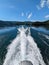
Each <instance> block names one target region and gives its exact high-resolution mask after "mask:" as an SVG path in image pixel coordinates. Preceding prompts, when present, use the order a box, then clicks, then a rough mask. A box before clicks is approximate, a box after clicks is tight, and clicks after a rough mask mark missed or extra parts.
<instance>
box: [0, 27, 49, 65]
mask: <svg viewBox="0 0 49 65" xmlns="http://www.w3.org/2000/svg"><path fill="white" fill-rule="evenodd" d="M17 28H18V27H8V28H5V29H0V65H2V64H3V61H4V58H5V54H6V53H7V50H6V49H7V46H8V45H9V44H10V43H11V42H12V40H13V39H14V38H15V37H16V36H17V34H18V30H17ZM30 31H31V36H32V37H33V38H34V40H35V42H36V43H37V45H38V47H39V48H40V50H41V54H42V56H43V59H44V61H45V63H46V64H47V65H48V61H49V30H47V29H46V28H42V27H39V28H36V27H31V29H30Z"/></svg>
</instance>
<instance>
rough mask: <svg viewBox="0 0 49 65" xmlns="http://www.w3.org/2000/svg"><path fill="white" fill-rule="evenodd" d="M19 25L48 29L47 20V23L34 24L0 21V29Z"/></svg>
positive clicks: (38, 22)
mask: <svg viewBox="0 0 49 65" xmlns="http://www.w3.org/2000/svg"><path fill="white" fill-rule="evenodd" d="M19 25H27V26H35V27H39V26H43V27H47V28H49V20H47V21H43V22H41V21H36V22H31V21H24V22H19V21H2V20H0V29H1V28H3V27H13V26H19Z"/></svg>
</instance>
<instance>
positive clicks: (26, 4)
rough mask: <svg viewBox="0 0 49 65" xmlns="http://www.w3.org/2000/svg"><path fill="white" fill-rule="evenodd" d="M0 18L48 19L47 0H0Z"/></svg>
mask: <svg viewBox="0 0 49 65" xmlns="http://www.w3.org/2000/svg"><path fill="white" fill-rule="evenodd" d="M0 20H5V21H43V20H49V0H0Z"/></svg>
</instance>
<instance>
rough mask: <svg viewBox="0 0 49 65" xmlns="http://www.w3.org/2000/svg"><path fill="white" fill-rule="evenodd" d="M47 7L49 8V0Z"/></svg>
mask: <svg viewBox="0 0 49 65" xmlns="http://www.w3.org/2000/svg"><path fill="white" fill-rule="evenodd" d="M47 7H48V8H49V0H47Z"/></svg>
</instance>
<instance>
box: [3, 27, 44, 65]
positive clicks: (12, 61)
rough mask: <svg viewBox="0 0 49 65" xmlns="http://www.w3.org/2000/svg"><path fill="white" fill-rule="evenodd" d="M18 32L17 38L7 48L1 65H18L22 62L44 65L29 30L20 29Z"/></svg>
mask: <svg viewBox="0 0 49 65" xmlns="http://www.w3.org/2000/svg"><path fill="white" fill-rule="evenodd" d="M18 32H19V33H18V35H17V37H16V38H15V39H14V40H13V41H12V43H11V44H10V45H9V46H8V48H7V54H6V57H5V60H4V63H3V65H20V63H21V62H24V61H30V62H31V63H32V65H45V63H44V61H43V58H42V55H41V53H40V50H39V48H38V47H37V44H36V43H35V41H34V39H33V38H32V37H31V35H30V34H31V33H30V29H29V28H26V29H25V28H24V27H21V28H19V29H18ZM21 65H27V64H21Z"/></svg>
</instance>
